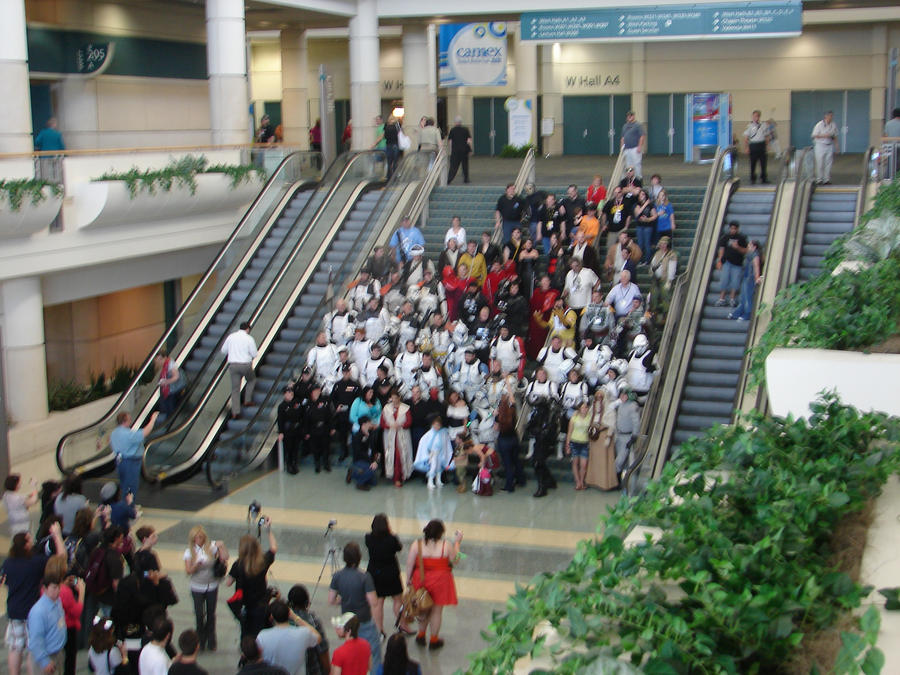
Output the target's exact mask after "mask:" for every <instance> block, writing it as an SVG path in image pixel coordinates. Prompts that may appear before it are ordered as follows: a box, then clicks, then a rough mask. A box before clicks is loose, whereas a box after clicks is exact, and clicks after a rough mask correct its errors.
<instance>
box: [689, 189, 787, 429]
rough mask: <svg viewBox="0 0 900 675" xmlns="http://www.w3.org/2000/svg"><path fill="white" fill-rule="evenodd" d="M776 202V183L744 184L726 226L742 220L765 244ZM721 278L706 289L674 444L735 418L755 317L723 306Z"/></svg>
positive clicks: (717, 276)
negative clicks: (737, 315)
mask: <svg viewBox="0 0 900 675" xmlns="http://www.w3.org/2000/svg"><path fill="white" fill-rule="evenodd" d="M774 205H775V188H764V187H753V188H741V189H739V190H737V191H736V192H735V193H734V194H733V195H732V196H731V199H730V200H729V203H728V208H727V210H726V212H725V218H724V220H723V228H727V226H728V223H730V222H732V221H737V222H739V223H740V225H741V227H740V231H741V233H743V234H744V236H746V237H747V240H748V241H750V240H754V239H757V240H759V242H760V243H761V244H762V246H763V247H765V245H766V240H767V236H768V233H769V227H770V224H771V220H772V213H773V208H774ZM720 277H721V271H720V270H716V271H715V272H714V273H713V274H712V275H710V280H709V283H708V284H707V287H706V289H705V291H704V292H705V302H704V303H703V308H702V310H701V314H700V325H699V328H698V330H697V333H696V335H695V339H694V347H693V354H692V358H691V360H690V364H689V366H688V369H687V377H686V380H685V387H684V391H683V393H682V397H681V401H680V403H679V407H678V414H677V415H676V417H675V427H674V431H673V433H672V446H677V445H680V444H681V443H683V442H684V441H686V440H688V439H689V438H693V437H694V436H698V435H699V434H700V433H702V432H703V431H704V430H706V429H708V428H709V427H711V426H713V425H715V424H728V423H730V422H731V414H732V411H733V409H734V399H735V394H736V393H737V385H738V380H739V379H740V372H741V366H742V364H743V360H744V352H745V350H746V348H747V327H748V324H749V322H747V321H735V320H733V319H729V318H728V314H729V313H730V312H731V311H732V308H731V307H729V306H725V307H719V306H717V300H718V298H719V291H718V289H719V284H720Z"/></svg>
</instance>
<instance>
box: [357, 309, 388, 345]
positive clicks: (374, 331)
mask: <svg viewBox="0 0 900 675" xmlns="http://www.w3.org/2000/svg"><path fill="white" fill-rule="evenodd" d="M362 318H363V319H364V324H363V325H364V326H365V328H366V339H367V340H372V342H378V340H380V339H381V337H382V336H383V335H384V334H385V332H386V331H387V328H388V324H389V323H390V320H391V318H390V316H388V313H387V312H386V311H385V309H384V308H383V307H382V308H381V310H379V311H378V312H377V313H372V312H364V313H363V314H362Z"/></svg>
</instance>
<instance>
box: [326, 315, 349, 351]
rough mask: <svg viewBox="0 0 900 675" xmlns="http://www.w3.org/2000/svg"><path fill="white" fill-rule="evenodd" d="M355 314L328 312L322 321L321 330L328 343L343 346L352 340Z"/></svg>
mask: <svg viewBox="0 0 900 675" xmlns="http://www.w3.org/2000/svg"><path fill="white" fill-rule="evenodd" d="M355 318H356V312H351V311H349V310H345V311H343V312H338V311H337V310H335V311H333V312H328V314H326V315H325V318H324V319H323V320H322V330H324V331H325V337H326V338H328V341H329V342H333V343H334V344H336V345H345V344H347V343H348V342H350V340H351V339H353V329H354V326H355V324H354V320H355Z"/></svg>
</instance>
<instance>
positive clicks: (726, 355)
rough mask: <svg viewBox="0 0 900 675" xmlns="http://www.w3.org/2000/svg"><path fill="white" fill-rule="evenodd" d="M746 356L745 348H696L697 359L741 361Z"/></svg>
mask: <svg viewBox="0 0 900 675" xmlns="http://www.w3.org/2000/svg"><path fill="white" fill-rule="evenodd" d="M743 356H744V346H743V345H741V346H731V345H728V346H717V345H697V346H696V347H694V357H695V358H718V359H735V360H740V359H741V358H742V357H743Z"/></svg>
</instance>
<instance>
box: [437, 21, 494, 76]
mask: <svg viewBox="0 0 900 675" xmlns="http://www.w3.org/2000/svg"><path fill="white" fill-rule="evenodd" d="M438 45H439V49H438V73H439V76H440V83H441V86H442V87H466V86H468V87H479V86H480V87H491V86H503V85H505V84H506V51H507V48H506V22H504V21H491V22H488V23H450V24H441V28H440V33H439V34H438Z"/></svg>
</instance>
